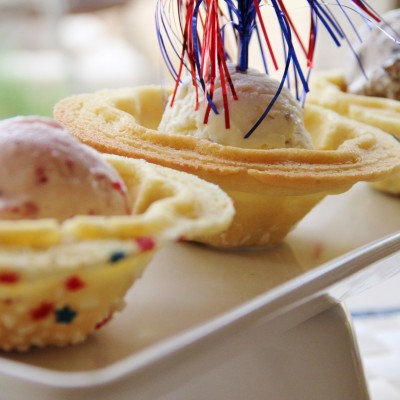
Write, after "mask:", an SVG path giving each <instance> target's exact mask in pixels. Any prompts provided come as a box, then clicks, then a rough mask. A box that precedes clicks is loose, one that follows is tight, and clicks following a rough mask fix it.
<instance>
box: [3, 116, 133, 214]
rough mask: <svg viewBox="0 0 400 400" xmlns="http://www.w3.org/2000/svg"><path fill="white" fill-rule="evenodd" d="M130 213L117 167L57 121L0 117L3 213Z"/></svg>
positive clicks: (37, 118)
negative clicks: (4, 118)
mask: <svg viewBox="0 0 400 400" xmlns="http://www.w3.org/2000/svg"><path fill="white" fill-rule="evenodd" d="M127 213H128V198H127V190H126V187H125V184H124V182H123V180H122V179H121V177H120V176H119V175H118V173H117V172H116V171H115V170H114V168H113V167H112V166H111V165H109V164H108V163H107V162H106V161H105V159H104V158H102V156H101V155H100V154H99V153H97V152H96V151H95V150H93V149H91V148H90V147H88V146H86V145H84V144H82V143H80V142H79V141H78V140H77V139H75V138H74V137H73V136H71V135H69V133H68V132H67V131H66V130H65V129H64V128H63V127H62V126H60V125H59V124H57V123H56V122H55V121H53V120H51V119H48V118H42V117H16V118H11V119H7V120H3V121H0V219H24V218H26V219H38V218H56V219H57V220H59V221H63V220H65V219H67V218H69V217H72V216H74V215H82V214H85V215H123V214H127Z"/></svg>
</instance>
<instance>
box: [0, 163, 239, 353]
mask: <svg viewBox="0 0 400 400" xmlns="http://www.w3.org/2000/svg"><path fill="white" fill-rule="evenodd" d="M105 158H106V160H107V161H108V162H109V163H111V164H112V165H113V166H114V168H116V170H117V171H118V172H119V174H120V176H121V177H122V179H123V180H124V182H125V184H126V186H127V188H128V192H129V193H128V194H129V198H130V199H131V214H130V215H123V216H120V215H119V216H104V217H103V216H76V217H72V218H70V219H67V220H65V221H64V222H58V221H56V220H53V219H38V220H18V221H14V220H13V221H6V220H1V221H0V349H2V350H19V351H23V350H27V349H29V348H30V347H32V346H38V347H43V346H48V345H55V346H64V345H67V344H72V343H78V342H81V341H82V340H84V339H85V338H86V337H87V336H88V335H89V334H90V333H92V332H94V331H96V330H97V329H99V328H101V327H102V326H103V325H104V324H105V323H107V322H108V321H109V320H110V319H111V318H112V315H113V314H114V312H116V311H119V310H121V309H122V308H123V305H124V300H123V299H124V295H125V293H126V291H127V290H128V289H129V288H130V287H131V286H132V284H133V283H134V281H135V280H136V279H137V278H139V277H140V276H141V274H142V272H143V270H144V268H145V266H146V265H147V264H148V263H149V261H150V260H151V258H152V256H153V255H154V253H155V252H156V251H157V250H158V249H160V248H161V247H162V246H164V245H165V244H167V243H169V242H171V241H176V240H180V239H181V238H182V237H185V238H188V239H190V238H193V237H196V236H197V235H203V234H207V233H212V234H214V233H216V232H219V231H221V230H224V229H226V227H227V226H228V225H229V223H230V221H231V219H232V215H233V212H234V211H233V206H232V203H231V200H230V199H229V198H228V196H226V195H225V194H224V193H223V192H222V191H221V190H220V189H219V188H217V187H216V186H215V185H211V184H209V183H208V182H204V181H202V180H200V179H198V178H196V177H194V176H192V175H189V174H184V173H181V172H178V171H174V170H169V169H167V168H163V167H160V166H157V165H152V164H149V163H147V162H145V161H143V160H133V159H127V158H124V157H119V156H105Z"/></svg>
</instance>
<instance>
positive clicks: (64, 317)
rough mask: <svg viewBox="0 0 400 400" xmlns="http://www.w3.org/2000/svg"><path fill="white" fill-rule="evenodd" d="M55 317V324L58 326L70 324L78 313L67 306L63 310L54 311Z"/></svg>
mask: <svg viewBox="0 0 400 400" xmlns="http://www.w3.org/2000/svg"><path fill="white" fill-rule="evenodd" d="M54 313H55V316H56V322H57V323H59V324H70V323H71V322H72V321H73V320H74V318H75V317H76V316H77V315H78V313H77V312H76V311H74V310H72V309H71V308H69V307H68V306H64V307H63V308H59V309H57V310H55V311H54Z"/></svg>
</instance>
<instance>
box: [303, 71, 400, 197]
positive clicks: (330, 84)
mask: <svg viewBox="0 0 400 400" xmlns="http://www.w3.org/2000/svg"><path fill="white" fill-rule="evenodd" d="M307 101H308V102H309V103H310V104H316V105H319V106H321V107H324V108H326V109H329V110H333V111H335V112H337V113H339V114H341V115H343V116H346V117H347V118H351V119H353V120H355V121H359V122H362V123H365V124H368V125H370V126H373V127H376V128H378V129H381V130H383V131H385V132H387V133H389V134H391V135H393V136H394V137H395V138H397V140H400V102H399V101H398V100H395V99H389V98H383V97H375V96H367V95H361V94H353V93H348V92H347V82H346V78H345V76H344V74H343V73H342V72H341V71H326V72H321V73H319V74H316V75H314V77H313V79H312V80H311V92H310V94H309V96H308V97H307ZM372 185H373V186H374V187H375V188H376V189H378V190H381V191H383V192H387V193H390V194H394V195H399V194H400V172H394V173H393V174H391V175H390V176H389V177H388V178H386V179H383V180H379V181H378V182H374V183H373V184H372Z"/></svg>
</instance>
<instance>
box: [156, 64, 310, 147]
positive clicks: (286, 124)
mask: <svg viewBox="0 0 400 400" xmlns="http://www.w3.org/2000/svg"><path fill="white" fill-rule="evenodd" d="M229 71H230V75H231V78H232V81H233V85H234V87H235V90H236V92H237V95H238V100H234V99H233V98H232V96H231V95H230V93H229V96H228V98H229V114H230V128H229V129H226V127H225V117H224V103H223V97H222V88H221V80H220V79H219V78H218V79H217V80H216V82H215V91H214V97H213V103H214V104H215V106H216V107H217V109H218V111H219V114H215V113H214V112H213V111H211V112H210V116H209V120H208V122H207V124H204V122H203V121H204V113H205V107H206V106H207V105H206V103H205V101H204V94H203V93H202V91H201V90H199V109H198V110H197V111H196V110H195V104H196V103H195V99H196V89H195V87H194V86H193V84H192V79H191V77H189V78H188V79H185V80H183V81H182V83H181V84H180V85H179V88H178V91H177V94H176V97H175V101H174V104H173V105H172V106H170V105H168V106H167V107H166V109H165V111H164V114H163V117H162V119H161V122H160V124H159V127H158V129H159V130H160V131H163V132H168V133H178V134H184V135H192V136H196V137H199V138H204V139H208V140H210V141H213V142H216V143H219V144H222V145H227V146H235V147H242V148H254V149H271V148H285V147H299V148H312V141H311V137H310V134H309V133H308V132H307V131H306V129H305V127H304V124H303V112H302V109H301V107H300V106H299V104H298V102H297V101H296V99H295V98H294V97H293V96H292V94H291V93H290V91H289V90H288V89H286V88H283V90H282V92H281V93H280V95H279V97H278V99H277V101H276V102H275V104H274V106H273V107H272V109H271V110H270V111H269V113H268V114H267V116H266V118H264V120H263V121H262V122H261V124H260V125H259V126H258V127H257V129H256V130H255V131H254V132H253V133H252V134H251V135H250V137H249V138H246V139H244V136H245V135H246V133H248V132H249V131H250V129H251V128H252V127H253V126H254V124H255V123H256V122H257V121H258V119H259V118H260V117H261V115H262V114H263V112H264V111H265V109H266V108H267V106H268V105H269V103H270V102H271V100H272V99H273V97H274V96H275V93H276V92H277V90H278V87H279V82H278V81H276V80H274V79H272V78H270V77H268V76H267V75H266V74H263V73H260V72H258V71H256V70H253V69H249V70H248V71H247V72H246V73H242V72H239V71H237V70H236V68H235V67H233V66H229ZM227 90H228V92H229V90H230V89H229V88H228V89H227Z"/></svg>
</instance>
